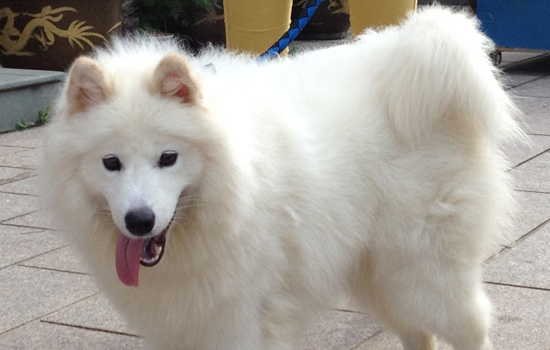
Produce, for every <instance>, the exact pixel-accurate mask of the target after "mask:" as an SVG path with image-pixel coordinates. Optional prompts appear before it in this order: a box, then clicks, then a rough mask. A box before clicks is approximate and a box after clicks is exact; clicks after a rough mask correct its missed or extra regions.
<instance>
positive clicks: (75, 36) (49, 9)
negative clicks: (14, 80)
mask: <svg viewBox="0 0 550 350" xmlns="http://www.w3.org/2000/svg"><path fill="white" fill-rule="evenodd" d="M121 1H122V0H101V1H79V0H43V1H31V0H26V1H25V0H20V1H13V0H0V63H1V64H2V66H3V67H6V68H23V69H41V70H57V71H63V70H66V69H67V68H68V67H69V66H70V64H71V62H72V61H73V60H74V59H75V58H76V57H78V56H80V55H81V54H83V53H86V52H89V51H91V50H92V49H93V47H94V46H97V45H103V44H105V43H106V42H107V40H108V39H109V36H110V35H112V34H113V33H117V32H118V31H119V30H120V24H121V22H120V15H121V8H122V6H121Z"/></svg>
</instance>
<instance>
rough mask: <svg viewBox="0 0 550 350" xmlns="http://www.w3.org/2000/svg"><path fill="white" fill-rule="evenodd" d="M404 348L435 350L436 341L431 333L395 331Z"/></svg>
mask: <svg viewBox="0 0 550 350" xmlns="http://www.w3.org/2000/svg"><path fill="white" fill-rule="evenodd" d="M397 333H398V334H399V339H401V343H402V344H403V349H404V350H436V349H437V342H436V340H435V337H434V336H433V335H428V334H426V333H424V332H419V331H417V332H410V331H409V332H397Z"/></svg>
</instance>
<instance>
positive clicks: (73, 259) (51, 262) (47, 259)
mask: <svg viewBox="0 0 550 350" xmlns="http://www.w3.org/2000/svg"><path fill="white" fill-rule="evenodd" d="M20 265H21V266H29V267H40V268H46V269H52V270H59V271H68V272H76V273H89V271H88V269H87V268H86V266H85V265H84V264H83V263H82V261H81V260H80V259H79V258H78V256H76V253H75V252H74V251H73V249H72V248H71V247H69V246H66V247H63V248H61V249H57V250H55V251H52V252H49V253H46V254H42V255H40V256H37V257H35V258H32V259H29V260H25V261H24V262H22V263H21V264H20Z"/></svg>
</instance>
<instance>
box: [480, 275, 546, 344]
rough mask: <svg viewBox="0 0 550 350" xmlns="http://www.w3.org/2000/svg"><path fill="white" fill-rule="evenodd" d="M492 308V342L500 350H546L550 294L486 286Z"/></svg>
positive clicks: (539, 291)
mask: <svg viewBox="0 0 550 350" xmlns="http://www.w3.org/2000/svg"><path fill="white" fill-rule="evenodd" d="M486 289H487V292H488V294H489V297H490V298H491V300H492V301H493V306H494V316H495V317H494V318H495V322H494V326H493V327H492V330H491V340H492V342H493V345H494V347H495V349H499V350H518V349H525V350H546V349H548V348H549V345H548V344H549V341H550V327H549V325H550V291H541V290H534V289H526V288H516V287H508V286H495V285H487V286H486Z"/></svg>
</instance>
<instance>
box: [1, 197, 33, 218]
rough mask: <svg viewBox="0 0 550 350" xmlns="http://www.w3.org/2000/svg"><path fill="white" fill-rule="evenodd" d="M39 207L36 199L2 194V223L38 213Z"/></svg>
mask: <svg viewBox="0 0 550 350" xmlns="http://www.w3.org/2000/svg"><path fill="white" fill-rule="evenodd" d="M37 207H38V203H37V198H36V197H31V196H25V195H20V194H11V193H1V192H0V208H2V210H0V221H6V220H9V219H12V218H15V217H16V216H21V215H24V214H28V213H30V212H32V211H36V210H37Z"/></svg>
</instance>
